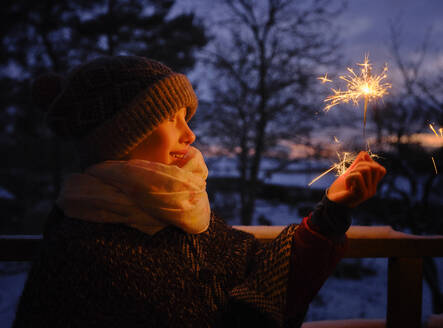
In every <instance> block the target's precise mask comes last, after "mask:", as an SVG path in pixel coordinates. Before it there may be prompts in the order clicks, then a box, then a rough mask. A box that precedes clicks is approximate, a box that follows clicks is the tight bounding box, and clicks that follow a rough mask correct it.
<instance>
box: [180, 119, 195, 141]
mask: <svg viewBox="0 0 443 328" xmlns="http://www.w3.org/2000/svg"><path fill="white" fill-rule="evenodd" d="M194 141H195V134H194V132H192V130H191V128H190V127H189V125H188V123H187V122H186V121H185V122H184V124H183V133H182V135H181V137H180V142H181V143H184V144H186V145H191V144H192V143H194Z"/></svg>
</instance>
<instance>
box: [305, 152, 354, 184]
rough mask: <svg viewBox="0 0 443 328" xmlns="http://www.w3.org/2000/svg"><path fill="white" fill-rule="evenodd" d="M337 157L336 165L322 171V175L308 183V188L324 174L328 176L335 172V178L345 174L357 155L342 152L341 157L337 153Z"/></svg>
mask: <svg viewBox="0 0 443 328" xmlns="http://www.w3.org/2000/svg"><path fill="white" fill-rule="evenodd" d="M337 156H338V159H339V162H338V163H334V164H333V165H332V166H331V167H330V168H329V169H327V170H326V171H324V172H323V173H322V174H320V175H319V176H317V177H316V178H314V179H313V180H312V181H311V182H309V184H308V186H310V185H312V184H313V183H314V182H315V181H317V180H319V179H321V178H322V177H324V176H325V175H326V174H328V173H329V172H331V171H335V175H336V176H340V175H342V174H343V173H345V172H346V170H347V169H348V167H349V166H350V165H351V163H352V162H353V161H354V159H355V158H356V157H357V155H355V154H352V153H350V152H344V153H343V154H342V155H340V153H338V152H337Z"/></svg>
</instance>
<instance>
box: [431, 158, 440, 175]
mask: <svg viewBox="0 0 443 328" xmlns="http://www.w3.org/2000/svg"><path fill="white" fill-rule="evenodd" d="M431 159H432V163H433V164H434V170H435V174H438V171H437V165H436V164H435V160H434V156H431Z"/></svg>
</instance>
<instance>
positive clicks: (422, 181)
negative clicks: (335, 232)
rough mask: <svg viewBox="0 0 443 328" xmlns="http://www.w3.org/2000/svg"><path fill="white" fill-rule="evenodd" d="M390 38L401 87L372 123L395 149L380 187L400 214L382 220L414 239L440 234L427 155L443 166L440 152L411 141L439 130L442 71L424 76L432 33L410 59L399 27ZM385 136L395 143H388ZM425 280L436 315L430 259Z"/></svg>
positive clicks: (436, 180)
mask: <svg viewBox="0 0 443 328" xmlns="http://www.w3.org/2000/svg"><path fill="white" fill-rule="evenodd" d="M390 36H391V42H390V51H391V54H392V55H393V58H394V60H395V64H396V66H397V68H398V71H399V73H400V77H401V85H400V86H399V88H398V89H399V91H398V92H397V94H396V95H395V96H394V97H391V100H390V101H388V102H386V104H385V105H384V106H383V107H379V108H378V109H376V111H375V114H376V115H375V116H374V119H375V123H376V126H377V130H378V132H379V138H378V139H379V141H381V140H383V139H385V142H384V143H385V144H390V145H392V146H393V147H392V149H391V150H388V152H387V154H386V155H385V156H386V157H388V158H389V160H390V167H389V174H388V175H387V176H386V179H385V181H384V185H385V188H383V189H384V191H385V196H386V197H390V198H397V199H398V198H399V199H400V200H401V209H400V208H399V209H397V210H396V213H394V212H393V211H392V210H391V211H390V212H388V213H386V217H385V219H386V221H387V222H389V223H390V224H391V225H393V226H394V227H396V228H408V229H410V230H411V231H412V232H413V233H415V234H425V233H433V234H435V233H443V222H441V220H440V217H441V215H440V213H441V212H440V211H441V208H442V207H441V206H442V205H443V204H442V203H441V196H440V193H441V188H442V186H443V179H442V176H441V173H439V174H436V173H435V172H434V169H433V167H432V162H431V155H433V156H434V157H435V160H436V161H437V163H438V162H441V161H442V160H443V158H442V154H443V151H442V148H441V147H440V149H439V150H434V152H433V153H431V152H430V151H429V150H427V149H426V148H425V147H423V146H422V145H420V143H418V142H417V141H414V140H412V137H413V135H414V133H432V132H431V131H430V130H429V127H428V125H429V123H430V122H436V123H437V124H439V125H440V126H441V125H442V123H443V88H442V87H441V82H443V67H440V68H439V67H433V70H432V72H428V71H426V65H427V60H428V58H429V57H430V47H429V46H430V31H428V32H427V34H426V36H425V38H424V39H423V41H422V43H421V44H420V46H419V47H418V49H417V50H416V51H415V56H413V57H411V56H408V55H407V53H406V52H405V51H404V50H403V48H402V46H403V45H404V44H403V43H402V41H401V28H400V27H399V25H395V24H391V25H390ZM439 83H440V84H439ZM383 134H386V135H387V136H391V137H392V136H393V137H394V138H392V139H391V140H387V139H386V138H383V136H382V135H383ZM386 221H385V222H386ZM424 277H425V279H426V281H427V282H428V285H429V287H430V289H431V292H432V298H433V309H434V312H435V313H441V312H443V294H441V292H440V287H439V283H438V273H437V267H436V265H435V263H434V261H433V259H432V258H426V259H425V262H424Z"/></svg>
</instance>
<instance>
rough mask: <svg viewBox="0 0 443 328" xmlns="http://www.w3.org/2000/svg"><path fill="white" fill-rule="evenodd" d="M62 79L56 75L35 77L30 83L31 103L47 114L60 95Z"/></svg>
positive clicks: (47, 74)
mask: <svg viewBox="0 0 443 328" xmlns="http://www.w3.org/2000/svg"><path fill="white" fill-rule="evenodd" d="M64 80H65V79H64V77H63V76H61V75H60V74H56V73H46V74H43V75H40V76H39V77H37V78H36V79H35V80H34V81H33V83H32V89H31V97H32V102H33V103H34V104H35V105H37V106H38V107H39V108H40V109H41V110H43V111H44V112H47V111H48V110H49V107H50V106H51V104H52V103H53V102H54V100H55V98H57V96H58V95H59V94H60V93H61V91H62V89H63V84H64Z"/></svg>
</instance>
